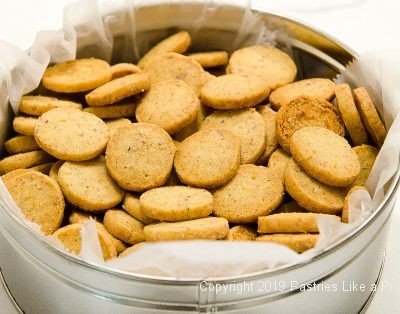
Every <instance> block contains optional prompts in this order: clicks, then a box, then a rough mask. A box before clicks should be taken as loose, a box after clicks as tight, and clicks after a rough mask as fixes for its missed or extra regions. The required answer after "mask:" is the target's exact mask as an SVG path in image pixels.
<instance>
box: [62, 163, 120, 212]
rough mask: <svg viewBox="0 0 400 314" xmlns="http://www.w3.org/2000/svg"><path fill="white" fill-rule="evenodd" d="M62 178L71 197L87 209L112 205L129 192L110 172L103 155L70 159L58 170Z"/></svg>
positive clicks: (72, 202) (70, 198) (82, 207)
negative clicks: (86, 159) (115, 180)
mask: <svg viewBox="0 0 400 314" xmlns="http://www.w3.org/2000/svg"><path fill="white" fill-rule="evenodd" d="M58 182H59V184H60V186H61V189H62V191H63V193H64V196H65V197H66V198H67V200H68V201H69V202H70V203H71V204H73V205H75V206H77V207H79V208H81V209H84V210H87V211H101V210H106V209H109V208H112V207H114V206H116V205H117V204H119V203H120V202H121V201H122V199H123V197H124V196H125V191H124V190H123V189H121V188H120V187H119V186H118V184H117V183H116V182H114V180H113V179H112V178H111V176H110V175H109V174H108V171H107V167H106V164H105V161H104V157H103V156H99V157H97V158H96V159H92V160H88V161H80V162H70V161H66V162H65V163H64V164H63V165H62V166H61V167H60V169H59V171H58Z"/></svg>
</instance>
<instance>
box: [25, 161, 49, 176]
mask: <svg viewBox="0 0 400 314" xmlns="http://www.w3.org/2000/svg"><path fill="white" fill-rule="evenodd" d="M54 164H55V163H54V162H47V163H45V164H40V165H37V166H33V167H30V168H28V169H29V170H34V171H39V172H41V173H43V174H45V175H49V172H50V169H51V168H52V167H53V165H54Z"/></svg>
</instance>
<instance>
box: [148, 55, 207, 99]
mask: <svg viewBox="0 0 400 314" xmlns="http://www.w3.org/2000/svg"><path fill="white" fill-rule="evenodd" d="M144 70H145V71H146V72H147V73H149V74H150V81H151V84H152V85H154V84H155V83H158V82H162V81H169V80H181V81H184V82H185V83H186V84H187V85H188V86H189V87H191V88H192V89H193V91H194V92H195V94H196V95H197V96H199V95H200V90H201V88H202V87H203V86H204V85H205V84H206V83H207V82H208V81H209V80H210V79H211V77H210V74H208V73H207V72H205V71H204V70H203V68H202V67H201V65H200V64H198V63H197V62H196V61H194V60H193V59H191V58H189V57H186V56H182V55H180V54H177V53H174V52H170V53H167V54H164V55H161V56H159V57H157V58H155V59H154V60H152V62H150V63H149V64H147V65H146V67H145V69H144Z"/></svg>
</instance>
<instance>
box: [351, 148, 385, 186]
mask: <svg viewBox="0 0 400 314" xmlns="http://www.w3.org/2000/svg"><path fill="white" fill-rule="evenodd" d="M353 150H354V151H355V152H356V154H357V156H358V160H359V161H360V168H361V170H360V173H359V175H358V177H357V179H356V180H355V181H354V182H353V183H352V184H351V186H356V185H361V186H365V184H366V182H367V179H368V177H369V174H370V172H371V169H372V166H373V165H374V163H375V159H376V156H377V155H378V153H379V150H378V149H377V148H376V147H374V146H370V145H360V146H356V147H353Z"/></svg>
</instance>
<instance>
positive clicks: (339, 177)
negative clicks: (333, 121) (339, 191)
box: [290, 127, 360, 187]
mask: <svg viewBox="0 0 400 314" xmlns="http://www.w3.org/2000/svg"><path fill="white" fill-rule="evenodd" d="M290 151H291V153H292V156H293V158H294V159H295V160H296V162H297V163H298V164H299V165H300V166H301V167H302V168H303V169H304V170H305V172H307V174H308V175H310V176H312V177H313V178H315V179H317V180H318V181H320V182H322V183H325V184H327V185H330V186H336V187H346V186H349V185H350V184H351V183H353V182H354V181H355V180H356V178H357V176H358V175H359V173H360V162H359V161H358V157H357V154H356V153H355V152H354V150H353V149H352V148H351V146H350V145H349V143H348V142H347V140H346V139H345V138H343V137H341V136H339V135H337V134H336V133H335V132H333V131H330V130H328V129H325V128H319V127H305V128H302V129H300V130H297V131H296V132H295V133H294V134H293V135H292V137H291V138H290Z"/></svg>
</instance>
